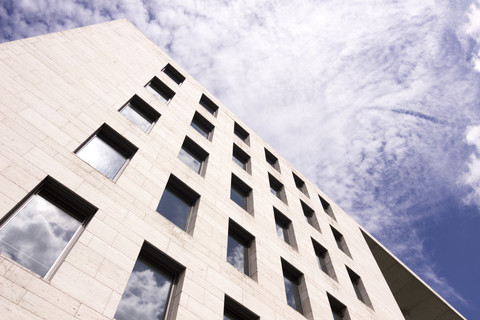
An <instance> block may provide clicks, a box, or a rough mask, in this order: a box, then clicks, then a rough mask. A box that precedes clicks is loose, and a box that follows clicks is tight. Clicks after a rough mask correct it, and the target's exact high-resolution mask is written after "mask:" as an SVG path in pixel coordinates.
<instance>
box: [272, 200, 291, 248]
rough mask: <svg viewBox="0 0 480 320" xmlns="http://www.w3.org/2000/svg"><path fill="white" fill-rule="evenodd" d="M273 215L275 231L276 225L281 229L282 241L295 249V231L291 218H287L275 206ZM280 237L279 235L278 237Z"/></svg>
mask: <svg viewBox="0 0 480 320" xmlns="http://www.w3.org/2000/svg"><path fill="white" fill-rule="evenodd" d="M273 215H274V219H275V231H276V232H277V235H278V231H277V226H278V227H280V228H281V229H282V232H283V239H281V240H283V242H285V243H286V244H288V245H290V246H291V247H292V248H293V249H295V250H296V249H297V241H296V239H295V231H294V229H293V223H292V220H290V219H289V218H287V216H286V215H284V214H283V213H282V212H280V210H278V209H277V208H275V207H273ZM278 238H280V237H278Z"/></svg>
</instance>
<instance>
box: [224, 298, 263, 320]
mask: <svg viewBox="0 0 480 320" xmlns="http://www.w3.org/2000/svg"><path fill="white" fill-rule="evenodd" d="M258 319H260V318H259V316H257V315H256V314H255V313H253V312H252V311H250V310H248V309H247V308H245V307H244V306H242V305H241V304H240V303H238V302H237V301H235V300H233V299H232V298H230V297H229V296H227V295H225V304H224V307H223V320H258Z"/></svg>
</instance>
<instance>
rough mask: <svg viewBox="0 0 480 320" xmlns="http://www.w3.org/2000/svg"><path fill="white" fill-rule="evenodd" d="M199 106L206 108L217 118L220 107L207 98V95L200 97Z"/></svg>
mask: <svg viewBox="0 0 480 320" xmlns="http://www.w3.org/2000/svg"><path fill="white" fill-rule="evenodd" d="M198 104H199V105H201V106H202V107H204V108H205V109H206V110H207V111H208V112H209V113H210V114H211V115H213V116H214V117H215V118H216V117H217V115H218V109H219V107H218V105H217V104H216V103H215V102H213V101H212V99H210V98H209V97H207V96H206V95H205V94H203V93H202V96H201V97H200V100H199V101H198Z"/></svg>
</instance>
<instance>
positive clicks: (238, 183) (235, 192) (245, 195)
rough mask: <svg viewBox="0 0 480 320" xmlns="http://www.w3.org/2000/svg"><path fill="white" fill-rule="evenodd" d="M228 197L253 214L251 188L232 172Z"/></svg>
mask: <svg viewBox="0 0 480 320" xmlns="http://www.w3.org/2000/svg"><path fill="white" fill-rule="evenodd" d="M230 199H231V200H232V201H233V202H235V203H236V204H238V205H239V206H240V207H242V208H243V209H244V210H245V211H247V212H249V213H250V214H253V197H252V188H250V187H249V186H248V185H247V184H245V183H244V182H243V181H242V180H240V178H238V177H237V176H236V175H234V174H232V184H231V189H230Z"/></svg>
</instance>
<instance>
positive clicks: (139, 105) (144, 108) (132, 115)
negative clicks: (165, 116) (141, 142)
mask: <svg viewBox="0 0 480 320" xmlns="http://www.w3.org/2000/svg"><path fill="white" fill-rule="evenodd" d="M119 112H120V113H121V114H123V115H124V116H125V117H126V118H127V119H128V120H130V121H131V122H132V123H133V124H134V125H136V126H137V127H139V128H140V129H142V130H143V131H144V132H149V131H150V129H151V128H152V127H153V124H154V123H155V122H157V120H158V118H160V113H158V112H157V111H156V110H155V109H153V108H152V107H151V106H150V105H149V104H148V103H146V102H145V101H143V100H142V99H141V98H140V97H139V96H137V95H134V96H133V98H132V99H130V100H129V101H128V102H127V103H126V104H125V105H124V106H123V107H122V108H121V109H120V110H119Z"/></svg>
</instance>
